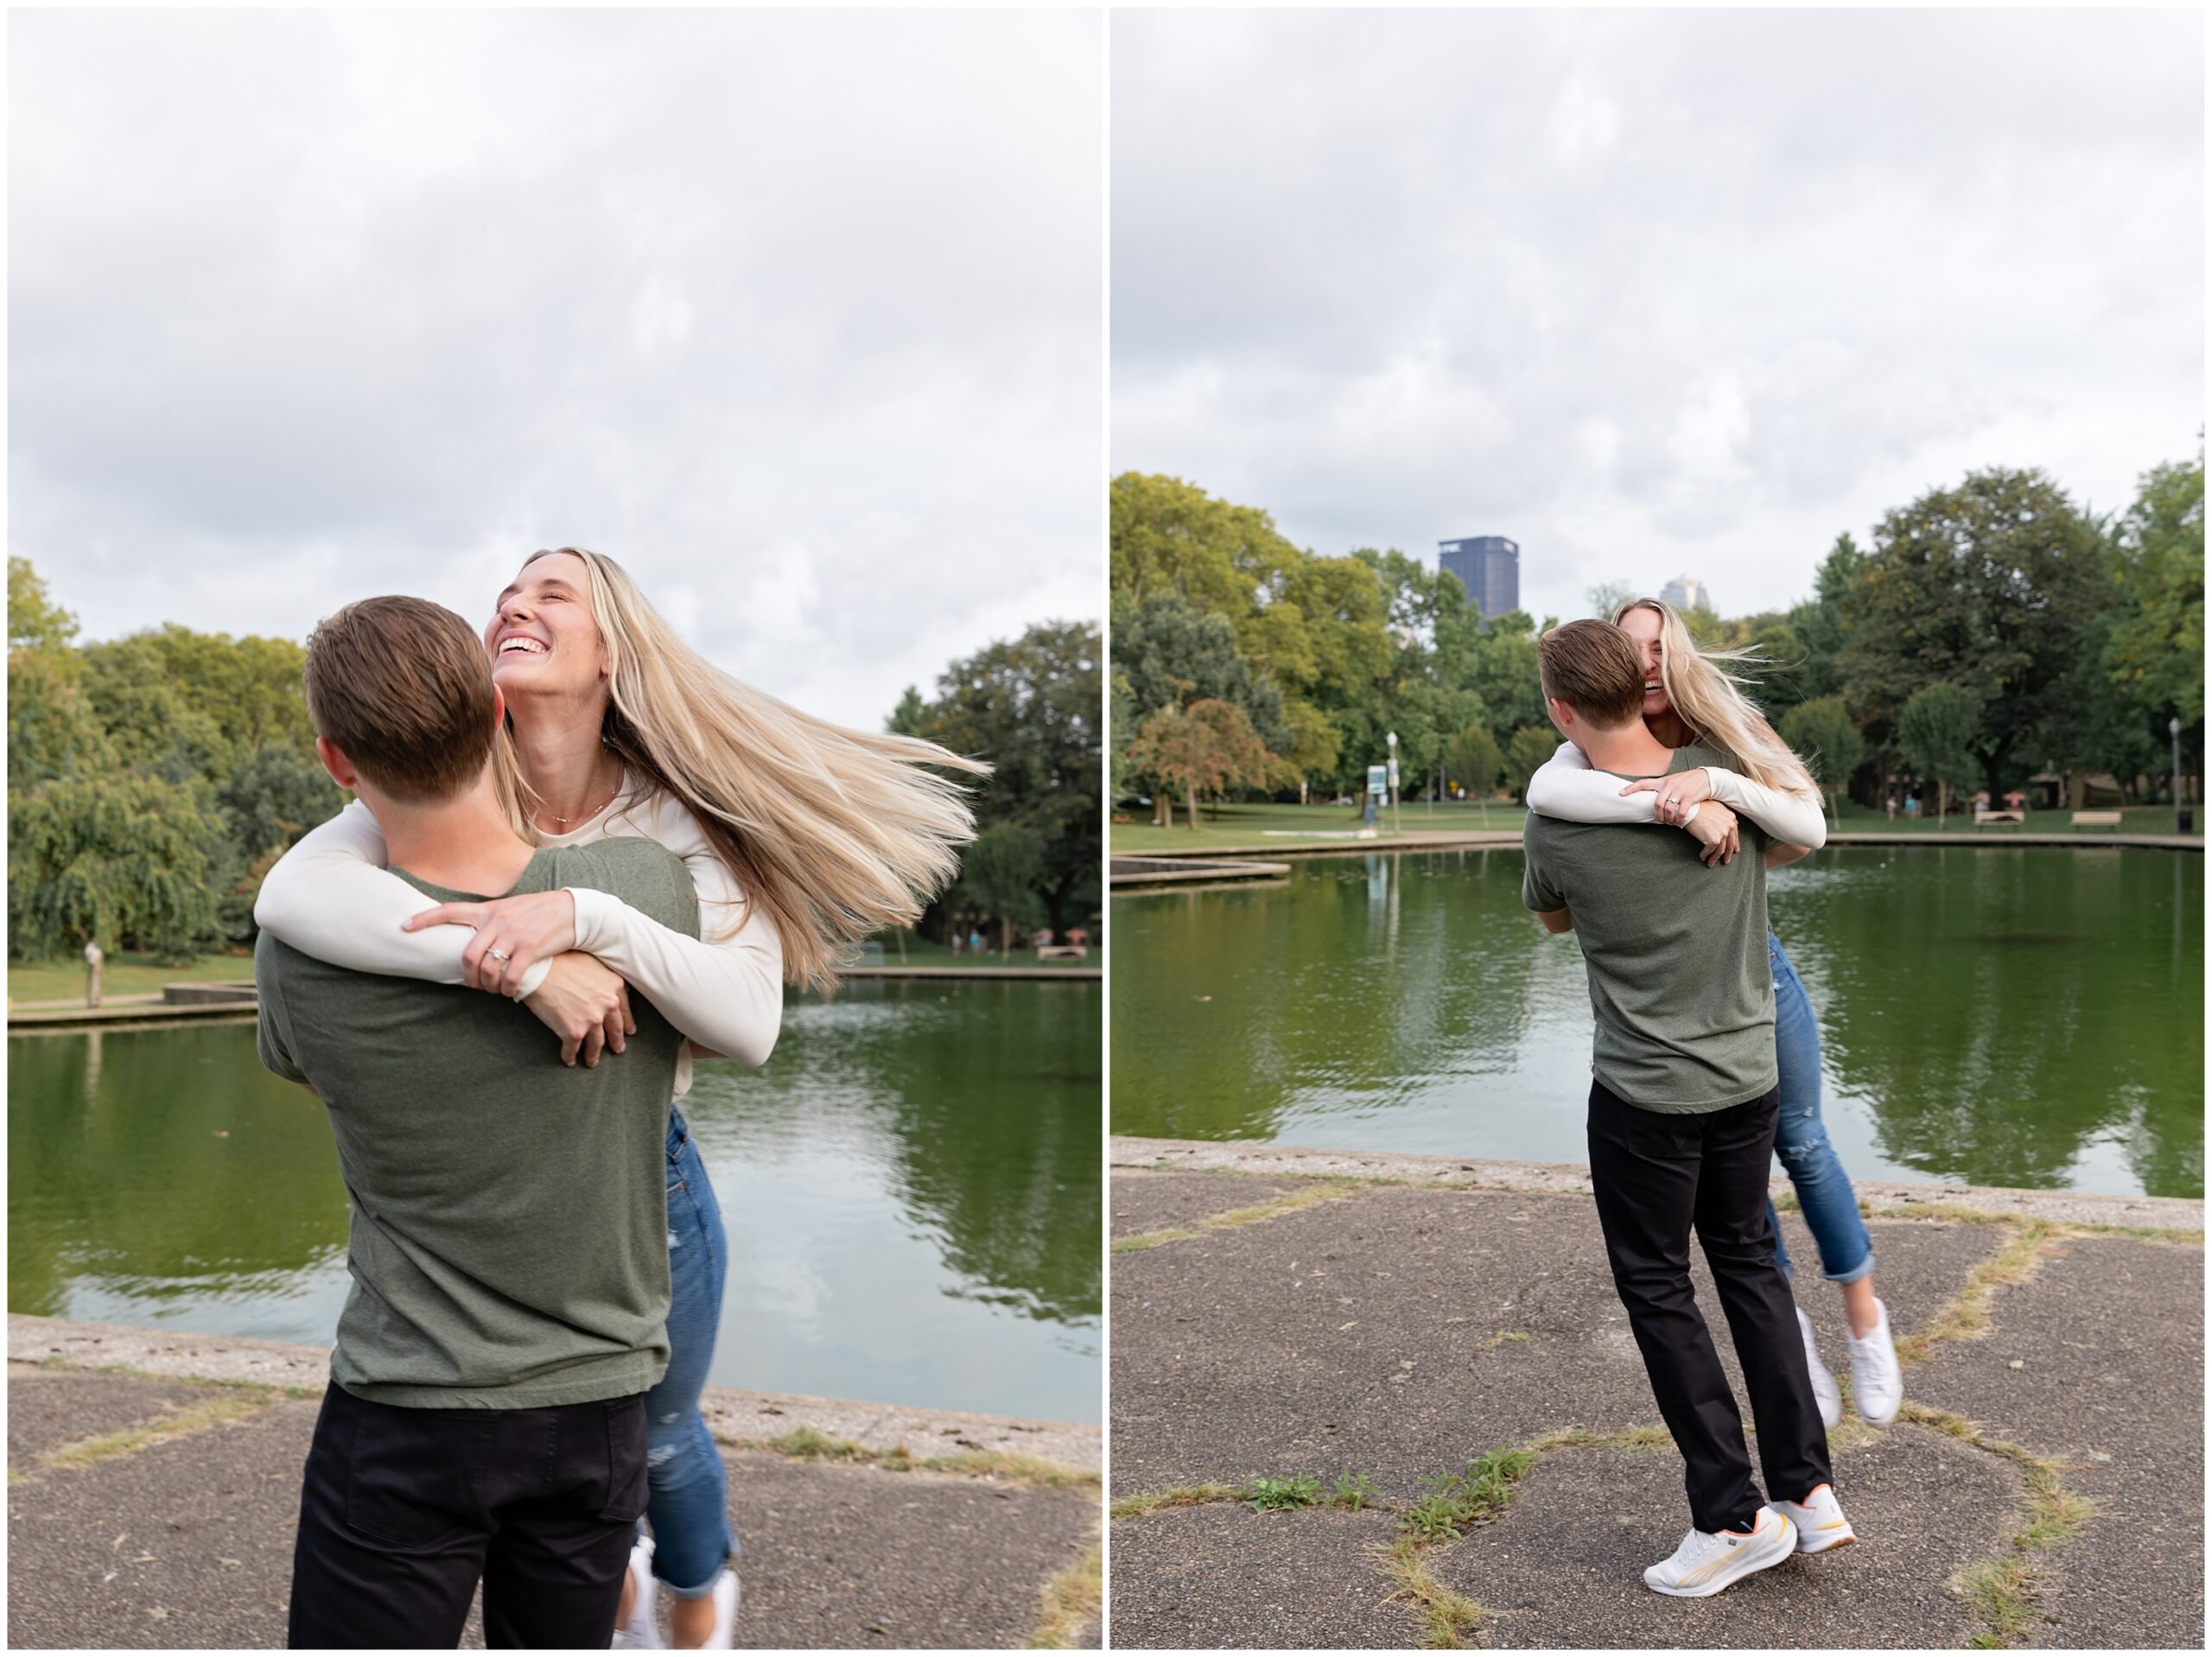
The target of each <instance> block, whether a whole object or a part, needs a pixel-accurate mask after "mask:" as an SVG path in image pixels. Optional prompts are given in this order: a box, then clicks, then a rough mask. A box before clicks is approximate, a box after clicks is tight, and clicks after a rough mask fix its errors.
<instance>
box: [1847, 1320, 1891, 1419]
mask: <svg viewBox="0 0 2212 1657" xmlns="http://www.w3.org/2000/svg"><path fill="white" fill-rule="evenodd" d="M1874 1311H1875V1314H1876V1315H1875V1318H1874V1326H1873V1328H1872V1329H1871V1330H1867V1332H1866V1337H1865V1338H1864V1339H1863V1340H1862V1339H1860V1338H1859V1337H1858V1336H1853V1337H1852V1339H1850V1340H1849V1341H1847V1342H1846V1343H1845V1344H1846V1345H1847V1347H1849V1349H1850V1350H1851V1401H1852V1402H1853V1404H1854V1405H1856V1406H1858V1409H1859V1419H1862V1420H1865V1421H1867V1422H1871V1423H1872V1425H1875V1426H1878V1427H1885V1426H1887V1425H1889V1424H1890V1423H1891V1422H1892V1421H1894V1420H1896V1419H1897V1411H1898V1409H1899V1408H1900V1407H1901V1406H1903V1405H1904V1370H1903V1369H1902V1368H1899V1367H1898V1364H1897V1345H1896V1343H1894V1342H1893V1341H1891V1339H1890V1309H1889V1308H1888V1307H1887V1306H1885V1305H1883V1304H1882V1303H1881V1302H1880V1301H1878V1300H1877V1301H1876V1302H1875V1303H1874Z"/></svg>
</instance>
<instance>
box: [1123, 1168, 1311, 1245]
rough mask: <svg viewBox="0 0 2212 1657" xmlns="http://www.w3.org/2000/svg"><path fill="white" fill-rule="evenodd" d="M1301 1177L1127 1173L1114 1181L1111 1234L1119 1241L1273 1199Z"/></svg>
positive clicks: (1299, 1184) (1292, 1187)
mask: <svg viewBox="0 0 2212 1657" xmlns="http://www.w3.org/2000/svg"><path fill="white" fill-rule="evenodd" d="M1306 1183H1307V1182H1306V1181H1305V1180H1302V1179H1261V1178H1255V1177H1253V1176H1252V1175H1249V1174H1158V1175H1147V1174H1143V1173H1135V1172H1132V1173H1128V1174H1126V1175H1121V1176H1117V1177H1116V1179H1115V1181H1114V1191H1113V1195H1114V1202H1113V1208H1112V1223H1113V1236H1114V1240H1115V1241H1116V1242H1119V1241H1121V1240H1122V1238H1124V1237H1134V1236H1138V1235H1141V1234H1142V1233H1145V1232H1147V1231H1164V1230H1166V1229H1167V1228H1169V1227H1170V1226H1189V1225H1196V1224H1197V1223H1198V1222H1200V1221H1202V1220H1208V1219H1211V1218H1212V1217H1213V1216H1215V1215H1217V1214H1230V1213H1234V1212H1235V1211H1236V1209H1243V1208H1250V1207H1251V1206H1252V1205H1253V1204H1255V1203H1267V1202H1272V1201H1274V1199H1275V1198H1277V1197H1284V1196H1287V1195H1288V1194H1289V1193H1290V1192H1292V1191H1294V1190H1299V1189H1300V1188H1301V1187H1302V1186H1304V1185H1305V1184H1306Z"/></svg>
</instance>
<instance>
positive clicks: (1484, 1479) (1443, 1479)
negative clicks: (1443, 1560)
mask: <svg viewBox="0 0 2212 1657" xmlns="http://www.w3.org/2000/svg"><path fill="white" fill-rule="evenodd" d="M1535 1460H1536V1452H1535V1451H1533V1450H1491V1451H1484V1453H1483V1454H1482V1455H1480V1456H1478V1457H1475V1459H1474V1460H1472V1461H1471V1462H1469V1463H1467V1465H1466V1466H1465V1469H1464V1470H1461V1471H1459V1472H1457V1473H1440V1474H1438V1475H1437V1476H1435V1477H1434V1478H1432V1479H1429V1480H1427V1481H1426V1483H1427V1487H1428V1494H1427V1495H1425V1496H1423V1497H1422V1498H1421V1500H1420V1501H1416V1502H1415V1503H1414V1505H1413V1506H1412V1507H1410V1508H1407V1509H1406V1510H1405V1511H1404V1512H1403V1513H1402V1514H1399V1515H1398V1528H1399V1529H1400V1530H1402V1531H1404V1532H1406V1533H1408V1535H1410V1536H1415V1537H1420V1538H1421V1539H1423V1540H1429V1541H1434V1540H1438V1539H1439V1538H1449V1539H1450V1540H1452V1541H1455V1542H1456V1541H1457V1540H1459V1538H1460V1536H1461V1535H1463V1534H1464V1533H1465V1532H1466V1531H1467V1530H1468V1529H1470V1528H1471V1527H1474V1526H1476V1525H1487V1524H1489V1523H1490V1522H1491V1521H1492V1520H1494V1519H1496V1518H1497V1515H1498V1514H1501V1513H1503V1512H1504V1511H1505V1509H1506V1508H1507V1506H1508V1505H1509V1504H1510V1503H1511V1501H1512V1500H1513V1498H1514V1496H1515V1495H1516V1494H1517V1491H1516V1486H1517V1485H1518V1484H1519V1483H1520V1482H1521V1479H1522V1476H1523V1475H1524V1474H1526V1473H1527V1472H1528V1470H1529V1468H1531V1467H1532V1466H1534V1465H1535Z"/></svg>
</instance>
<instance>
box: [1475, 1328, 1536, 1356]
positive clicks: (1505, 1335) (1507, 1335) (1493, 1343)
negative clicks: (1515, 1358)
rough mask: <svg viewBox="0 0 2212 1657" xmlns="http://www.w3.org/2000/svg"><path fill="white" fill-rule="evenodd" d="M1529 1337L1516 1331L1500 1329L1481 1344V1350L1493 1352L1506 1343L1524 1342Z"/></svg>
mask: <svg viewBox="0 0 2212 1657" xmlns="http://www.w3.org/2000/svg"><path fill="white" fill-rule="evenodd" d="M1528 1338H1529V1337H1528V1336H1526V1335H1524V1334H1522V1332H1521V1331H1520V1330H1517V1329H1502V1330H1498V1331H1497V1334H1495V1335H1493V1336H1491V1337H1490V1339H1488V1340H1487V1341H1484V1343H1483V1350H1484V1351H1485V1352H1495V1351H1497V1349H1498V1348H1500V1347H1501V1346H1503V1345H1504V1344H1505V1343H1507V1342H1508V1341H1525V1340H1527V1339H1528Z"/></svg>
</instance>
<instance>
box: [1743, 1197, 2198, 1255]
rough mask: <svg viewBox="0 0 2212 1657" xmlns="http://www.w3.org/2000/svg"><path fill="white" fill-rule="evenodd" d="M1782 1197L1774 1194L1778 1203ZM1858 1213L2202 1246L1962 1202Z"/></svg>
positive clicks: (2183, 1232)
mask: <svg viewBox="0 0 2212 1657" xmlns="http://www.w3.org/2000/svg"><path fill="white" fill-rule="evenodd" d="M1780 1201H1781V1199H1780V1198H1778V1197H1777V1199H1776V1202H1777V1204H1779V1203H1780ZM1859 1213H1861V1214H1862V1215H1864V1216H1866V1218H1867V1219H1869V1220H1940V1221H1942V1222H1943V1223H1945V1224H1947V1225H1975V1226H2003V1227H2005V1228H2006V1229H2007V1230H2017V1229H2018V1228H2020V1227H2023V1226H2031V1225H2040V1226H2044V1227H2047V1228H2049V1229H2050V1231H2051V1232H2052V1233H2053V1234H2054V1235H2058V1236H2078V1237H2128V1238H2132V1239H2133V1240H2134V1241H2138V1242H2152V1243H2172V1244H2175V1245H2177V1246H2179V1247H2182V1248H2202V1247H2203V1246H2204V1234H2203V1232H2202V1231H2201V1230H2196V1231H2192V1230H2190V1229H2188V1228H2183V1227H2179V1226H2121V1225H2108V1224H2107V1223H2105V1222H2103V1221H2101V1220H2063V1221H2062V1220H2042V1219H2037V1218H2036V1217H2034V1216H2029V1215H2020V1214H2005V1213H2001V1212H1999V1210H1997V1209H1977V1208H1969V1207H1968V1206H1967V1204H1965V1203H1910V1204H1908V1205H1906V1206H1904V1207H1902V1208H1888V1209H1878V1208H1872V1207H1869V1206H1868V1205H1867V1204H1866V1203H1861V1204H1859Z"/></svg>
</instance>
